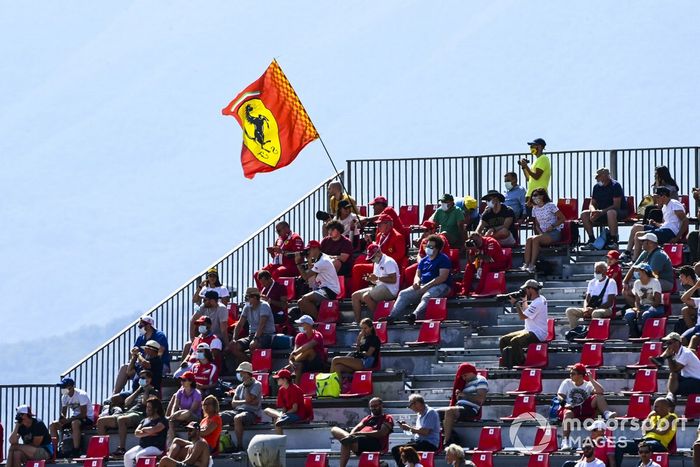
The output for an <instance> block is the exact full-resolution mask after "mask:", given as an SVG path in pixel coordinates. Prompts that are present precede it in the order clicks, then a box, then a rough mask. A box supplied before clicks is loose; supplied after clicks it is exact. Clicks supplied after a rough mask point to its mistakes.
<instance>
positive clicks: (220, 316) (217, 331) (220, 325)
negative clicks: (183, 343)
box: [190, 290, 229, 349]
mask: <svg viewBox="0 0 700 467" xmlns="http://www.w3.org/2000/svg"><path fill="white" fill-rule="evenodd" d="M200 316H208V317H209V319H211V332H213V333H214V335H216V337H218V338H219V339H221V345H223V348H224V349H225V348H227V347H228V344H229V338H228V308H226V307H225V306H224V305H222V304H221V303H219V294H218V292H216V291H214V290H210V291H209V292H207V293H205V294H204V303H203V304H202V305H201V306H200V305H195V307H194V314H193V315H192V318H190V337H191V338H192V339H194V338H195V336H196V335H197V334H198V333H197V319H198V318H199V317H200Z"/></svg>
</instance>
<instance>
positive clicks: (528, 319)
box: [498, 279, 548, 368]
mask: <svg viewBox="0 0 700 467" xmlns="http://www.w3.org/2000/svg"><path fill="white" fill-rule="evenodd" d="M541 288H542V284H540V283H539V282H537V281H536V280H534V279H530V280H528V281H526V282H525V283H524V284H523V285H522V286H521V287H520V290H521V293H523V294H524V298H523V299H522V300H516V298H515V297H512V296H511V297H510V303H511V304H512V305H513V309H514V310H515V311H516V312H517V313H518V317H519V318H520V319H521V320H522V321H523V322H524V324H525V328H524V329H523V330H522V331H514V332H511V333H508V334H506V335H505V336H502V337H501V339H500V341H499V343H498V346H499V348H500V350H501V357H502V358H503V364H504V365H505V366H506V367H507V368H512V367H513V366H516V365H522V364H523V363H525V349H527V346H528V345H530V344H536V343H538V342H545V341H546V340H547V333H548V331H547V299H546V298H544V297H543V296H542V295H540V289H541Z"/></svg>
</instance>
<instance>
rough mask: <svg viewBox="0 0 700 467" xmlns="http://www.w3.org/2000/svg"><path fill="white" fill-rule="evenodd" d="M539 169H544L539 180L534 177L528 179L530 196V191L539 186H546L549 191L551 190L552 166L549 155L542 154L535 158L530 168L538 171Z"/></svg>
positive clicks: (528, 194) (528, 193)
mask: <svg viewBox="0 0 700 467" xmlns="http://www.w3.org/2000/svg"><path fill="white" fill-rule="evenodd" d="M537 169H542V176H541V177H540V178H539V180H535V179H534V178H532V177H530V179H529V180H528V181H527V193H526V195H527V196H530V193H532V192H533V191H534V190H536V189H537V188H544V189H545V190H547V192H549V179H550V178H552V166H551V164H550V163H549V157H547V156H546V155H544V154H542V155H541V156H540V157H538V158H537V159H535V163H534V164H532V167H531V169H530V170H532V171H533V172H537Z"/></svg>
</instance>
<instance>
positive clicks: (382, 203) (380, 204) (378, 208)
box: [360, 196, 411, 239]
mask: <svg viewBox="0 0 700 467" xmlns="http://www.w3.org/2000/svg"><path fill="white" fill-rule="evenodd" d="M369 205H370V206H372V216H369V217H365V218H363V219H362V220H361V221H360V223H361V224H362V225H367V224H370V223H377V219H378V218H379V216H380V215H382V214H384V215H385V216H389V217H390V218H391V221H392V222H393V227H394V228H395V229H396V230H397V231H398V232H399V233H400V234H401V235H403V237H404V239H408V238H409V237H410V236H411V229H410V226H407V225H404V224H403V221H402V220H401V217H400V216H399V213H398V212H396V209H394V208H393V207H391V206H389V200H387V199H386V198H385V197H384V196H377V197H376V198H374V199H373V200H372V202H371V203H369Z"/></svg>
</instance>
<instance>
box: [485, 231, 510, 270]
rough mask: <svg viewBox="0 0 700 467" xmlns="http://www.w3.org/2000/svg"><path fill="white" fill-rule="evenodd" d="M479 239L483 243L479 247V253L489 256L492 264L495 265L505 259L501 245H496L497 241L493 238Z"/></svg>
mask: <svg viewBox="0 0 700 467" xmlns="http://www.w3.org/2000/svg"><path fill="white" fill-rule="evenodd" d="M481 238H482V240H483V242H484V243H483V244H482V245H481V251H482V252H483V253H484V254H485V255H489V256H490V257H491V258H493V262H494V263H496V264H498V263H502V262H504V261H505V259H506V258H505V256H504V255H503V249H502V248H501V244H500V243H498V240H496V239H495V238H493V237H481Z"/></svg>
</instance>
